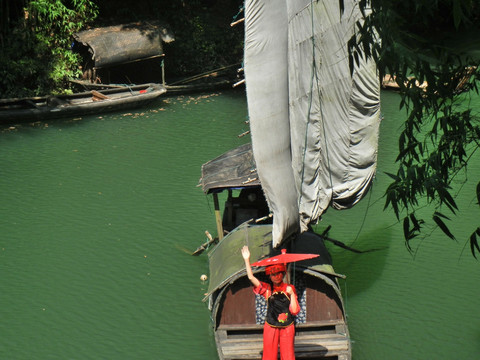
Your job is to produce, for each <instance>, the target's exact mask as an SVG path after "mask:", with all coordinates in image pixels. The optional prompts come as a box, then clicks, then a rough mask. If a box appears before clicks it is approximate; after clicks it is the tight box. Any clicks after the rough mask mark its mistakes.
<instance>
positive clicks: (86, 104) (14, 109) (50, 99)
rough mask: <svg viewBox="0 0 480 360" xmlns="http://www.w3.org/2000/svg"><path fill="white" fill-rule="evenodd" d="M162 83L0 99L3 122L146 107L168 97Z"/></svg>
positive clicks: (0, 119) (28, 120) (0, 116)
mask: <svg viewBox="0 0 480 360" xmlns="http://www.w3.org/2000/svg"><path fill="white" fill-rule="evenodd" d="M165 92H166V89H165V87H164V86H163V85H160V84H153V83H152V84H143V85H134V86H129V87H122V88H112V89H105V90H91V91H86V92H81V93H76V94H72V95H56V96H43V97H32V98H18V99H0V123H3V124H7V123H8V124H11V123H15V122H31V121H38V120H50V119H56V118H65V117H76V116H85V115H95V114H99V113H105V112H112V111H120V110H125V109H132V108H137V107H141V106H144V105H146V104H148V103H149V102H151V101H153V100H155V99H157V98H158V97H159V96H160V95H162V94H164V93H165Z"/></svg>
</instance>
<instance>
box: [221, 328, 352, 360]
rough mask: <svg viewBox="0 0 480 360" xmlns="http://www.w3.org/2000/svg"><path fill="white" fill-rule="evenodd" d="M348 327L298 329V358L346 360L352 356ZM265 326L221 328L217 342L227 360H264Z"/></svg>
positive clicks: (296, 350) (296, 337)
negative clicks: (346, 331)
mask: <svg viewBox="0 0 480 360" xmlns="http://www.w3.org/2000/svg"><path fill="white" fill-rule="evenodd" d="M344 329H345V324H340V323H334V322H329V323H328V324H324V325H323V326H319V325H318V324H316V325H313V326H312V325H308V326H302V325H299V326H297V329H296V335H295V357H296V358H297V359H311V360H313V359H338V360H347V359H349V354H350V340H349V337H348V334H346V333H345V332H341V331H342V330H344ZM262 332H263V326H261V325H254V326H237V327H232V326H222V327H219V328H218V329H217V341H218V345H220V347H221V349H222V354H223V359H225V360H242V359H243V360H246V359H261V357H262V348H263V339H262Z"/></svg>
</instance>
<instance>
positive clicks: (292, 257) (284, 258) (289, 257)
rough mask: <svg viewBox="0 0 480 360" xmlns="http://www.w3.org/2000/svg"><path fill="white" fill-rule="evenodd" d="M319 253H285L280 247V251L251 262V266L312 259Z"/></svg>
mask: <svg viewBox="0 0 480 360" xmlns="http://www.w3.org/2000/svg"><path fill="white" fill-rule="evenodd" d="M318 256H320V255H317V254H287V250H286V249H282V253H281V254H280V255H277V256H273V257H270V258H267V259H263V260H259V261H257V262H255V263H253V264H252V266H270V265H276V264H287V263H291V262H295V261H301V260H307V259H313V258H316V257H318Z"/></svg>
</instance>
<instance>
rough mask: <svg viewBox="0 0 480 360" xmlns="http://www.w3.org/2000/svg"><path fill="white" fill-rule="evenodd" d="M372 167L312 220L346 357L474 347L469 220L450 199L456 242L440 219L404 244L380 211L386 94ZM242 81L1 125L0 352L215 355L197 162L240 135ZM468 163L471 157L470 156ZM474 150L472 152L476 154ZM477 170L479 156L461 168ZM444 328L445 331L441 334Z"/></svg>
mask: <svg viewBox="0 0 480 360" xmlns="http://www.w3.org/2000/svg"><path fill="white" fill-rule="evenodd" d="M383 112H384V116H385V119H384V121H383V123H382V127H381V144H380V150H379V172H378V175H377V179H376V181H375V184H374V187H373V191H372V192H371V194H370V195H369V196H367V198H366V199H365V200H364V201H362V202H361V203H360V204H359V205H357V206H356V207H355V208H354V209H351V210H348V211H343V212H338V211H334V210H329V211H328V212H327V214H326V215H325V216H324V217H323V220H322V221H321V222H320V223H319V225H318V226H317V229H318V230H319V231H321V230H322V229H324V228H325V227H326V226H328V225H332V230H331V231H330V233H329V235H330V236H331V237H332V238H334V239H337V240H340V241H343V242H345V243H346V244H347V245H350V246H352V247H355V248H358V249H361V250H369V249H374V248H375V249H378V248H381V250H378V251H372V252H367V253H363V254H355V253H351V252H348V251H346V250H343V249H341V248H338V247H335V246H333V245H332V244H327V245H328V246H329V248H330V250H331V253H332V257H333V261H334V265H335V267H336V270H337V271H338V272H340V273H343V274H346V275H347V279H346V280H341V282H340V283H341V286H342V289H343V291H344V295H345V300H346V306H347V315H348V321H349V325H350V332H351V335H352V338H353V340H354V344H353V354H354V359H356V360H360V359H407V358H410V359H451V358H452V357H454V356H455V357H456V358H459V359H471V358H475V355H476V354H478V353H479V352H480V345H479V344H480V341H479V340H480V332H479V331H480V319H479V317H478V316H475V314H477V309H478V303H477V299H478V298H479V295H480V291H479V290H478V286H476V284H477V283H478V281H479V276H480V275H479V271H478V262H477V261H475V260H474V259H473V258H472V257H471V255H470V253H469V250H468V247H467V249H466V250H465V251H463V253H462V248H463V245H464V244H463V241H465V240H466V236H467V235H465V234H469V233H470V232H471V230H470V229H471V227H472V224H474V223H475V221H477V220H478V218H480V216H479V215H480V212H479V210H478V206H477V205H476V204H475V201H473V200H472V194H473V192H472V189H470V188H467V187H464V188H462V190H461V193H460V195H459V197H461V199H462V200H461V203H462V207H463V209H464V210H462V211H463V212H462V213H461V214H460V216H459V217H458V219H456V220H455V221H456V222H455V225H456V226H455V228H456V231H457V232H456V235H457V238H458V239H459V240H458V244H457V243H454V242H452V241H451V240H448V239H446V238H445V237H444V236H442V234H441V232H440V231H439V230H438V229H437V230H435V231H433V233H432V235H431V236H430V237H428V238H426V239H424V240H423V241H421V243H420V242H419V243H417V244H416V245H417V246H418V250H417V252H416V256H415V257H412V256H411V255H410V254H409V253H408V252H407V250H406V248H405V246H404V243H403V238H402V230H401V226H399V225H398V224H397V223H396V219H395V216H394V215H393V214H392V213H391V212H389V211H385V212H384V211H383V205H384V199H383V198H382V195H383V191H384V189H385V186H386V184H387V181H388V178H387V177H386V176H385V175H384V173H383V172H384V171H393V169H394V164H393V161H394V156H395V155H394V152H395V151H396V143H395V140H394V137H395V135H396V133H397V129H398V127H399V125H400V121H401V115H402V114H400V113H399V111H398V97H397V96H396V95H395V94H392V93H384V94H383ZM246 118H247V111H246V102H245V96H244V94H243V92H242V91H230V92H225V93H219V94H205V95H198V96H179V97H171V98H167V99H165V100H164V101H160V102H157V103H155V104H153V105H151V106H150V107H148V108H145V109H141V110H138V111H131V112H127V113H119V114H113V115H103V116H95V117H89V118H84V119H76V120H69V121H67V120H60V121H55V122H51V123H48V125H47V124H46V123H38V124H35V125H28V124H27V125H23V126H18V127H15V128H14V129H10V130H8V129H7V130H4V131H3V132H2V133H1V134H0V142H1V151H2V156H1V157H0V169H1V176H0V192H1V200H2V204H3V206H2V207H1V208H0V218H1V219H2V221H1V222H0V231H1V234H2V235H1V237H0V274H1V281H0V318H1V319H2V320H1V321H0V333H1V334H2V336H1V337H0V358H1V359H33V358H35V359H99V358H100V359H182V358H185V359H215V358H216V350H215V345H214V340H213V334H212V332H211V331H210V319H209V312H208V310H207V306H206V304H204V303H202V301H201V299H202V298H203V294H204V292H205V291H206V288H207V283H202V281H201V280H200V275H201V274H205V273H208V267H207V257H206V254H204V255H202V256H200V257H193V256H191V255H190V253H191V252H193V251H194V250H195V249H196V248H197V247H198V246H199V245H200V244H201V243H203V242H204V241H205V240H206V239H205V235H204V231H205V230H209V231H210V232H212V233H214V232H215V222H214V216H213V209H212V208H213V206H212V204H211V203H210V202H209V201H210V200H209V199H208V198H207V197H206V196H205V195H203V193H202V191H201V190H200V188H198V187H197V186H196V185H197V183H198V179H199V176H200V166H201V164H202V163H204V162H206V161H208V160H210V159H211V158H213V157H215V156H217V155H219V154H221V153H223V152H224V151H226V150H229V149H231V148H233V147H235V146H238V145H240V144H242V143H245V142H247V141H249V139H248V136H246V137H238V135H239V134H242V133H244V132H245V131H246V130H248V125H246V124H245V120H246ZM477 160H478V159H477ZM478 163H479V162H477V164H478ZM469 177H470V178H477V179H478V178H479V177H480V170H479V169H478V166H477V167H476V168H474V169H472V170H471V171H470V172H469ZM453 339H455V340H453Z"/></svg>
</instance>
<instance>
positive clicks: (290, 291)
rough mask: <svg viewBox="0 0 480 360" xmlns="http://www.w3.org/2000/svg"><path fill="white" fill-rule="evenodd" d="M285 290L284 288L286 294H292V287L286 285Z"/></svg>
mask: <svg viewBox="0 0 480 360" xmlns="http://www.w3.org/2000/svg"><path fill="white" fill-rule="evenodd" d="M285 290H286V292H287V294H288V295H292V294H293V289H292V287H291V286H287V288H286V289H285Z"/></svg>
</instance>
